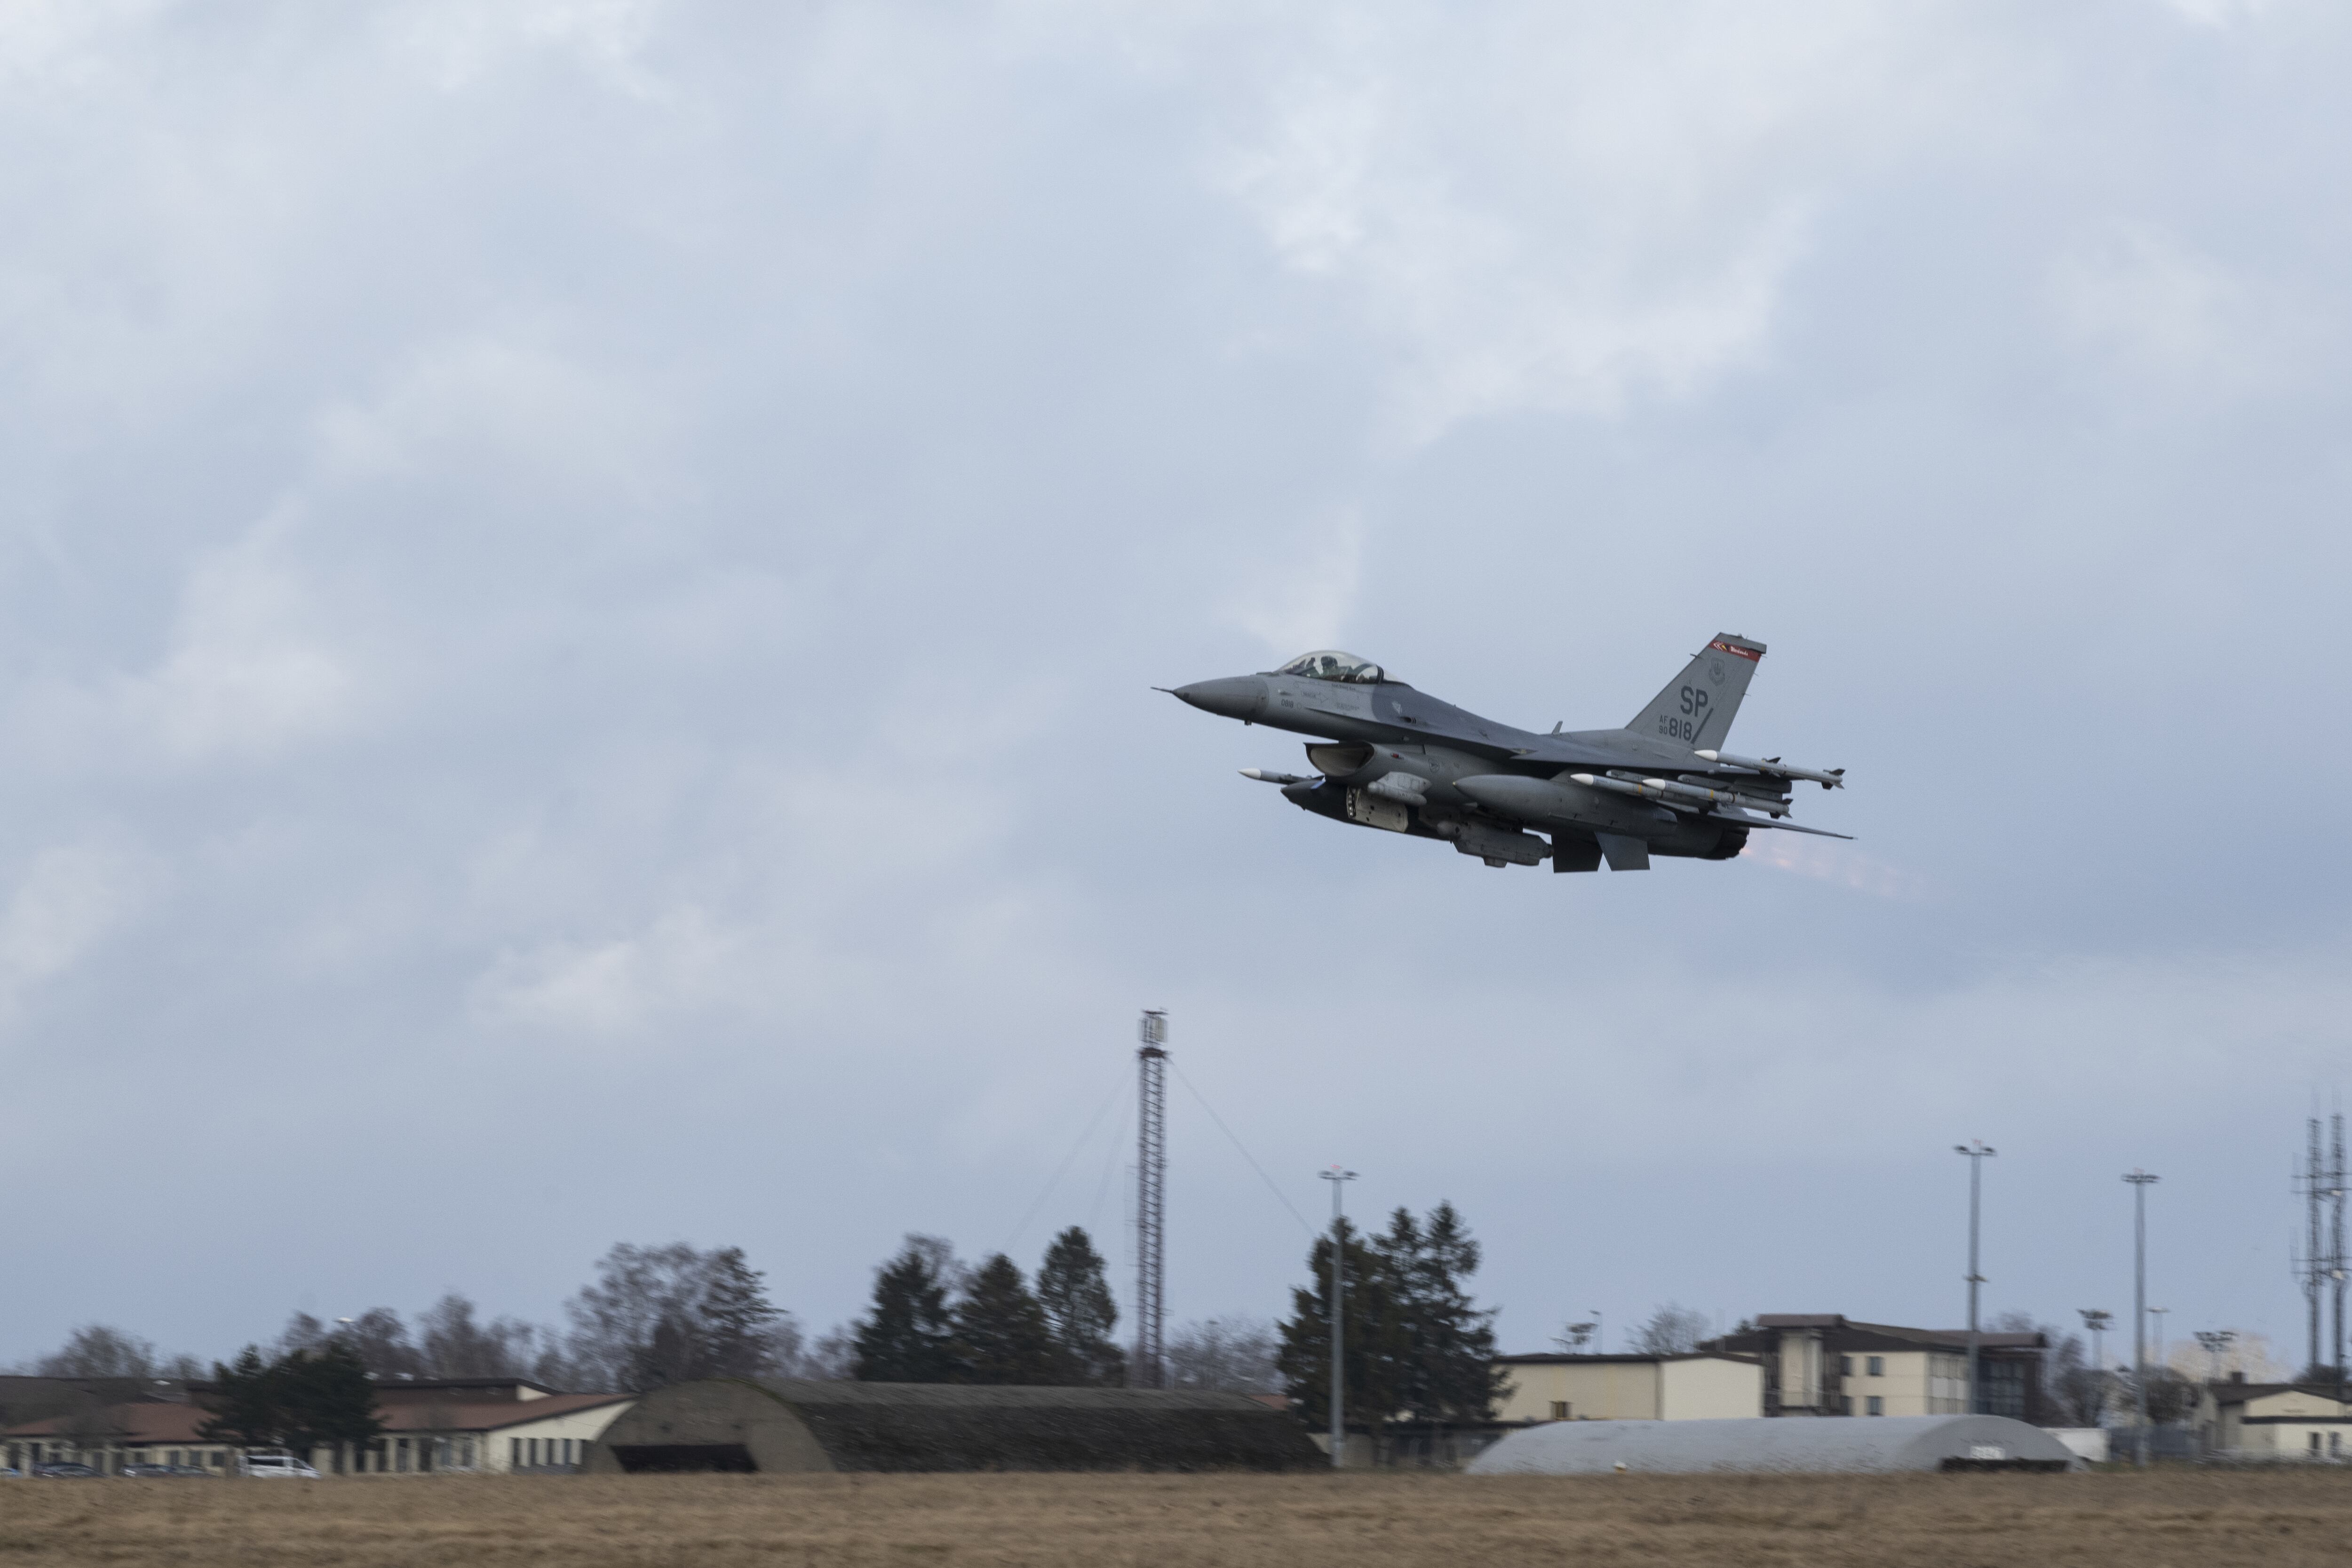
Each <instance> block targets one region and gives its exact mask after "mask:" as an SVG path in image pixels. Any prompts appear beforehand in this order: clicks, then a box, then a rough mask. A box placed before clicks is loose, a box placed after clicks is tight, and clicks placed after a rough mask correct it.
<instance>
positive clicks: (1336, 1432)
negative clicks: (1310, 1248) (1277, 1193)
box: [1322, 1165, 1356, 1470]
mask: <svg viewBox="0 0 2352 1568" xmlns="http://www.w3.org/2000/svg"><path fill="white" fill-rule="evenodd" d="M1322 1176H1323V1179H1324V1180H1325V1181H1327V1182H1328V1183H1330V1184H1331V1468H1333V1469H1335V1470H1336V1469H1339V1468H1342V1467H1343V1466H1345V1465H1346V1464H1347V1462H1348V1415H1347V1392H1348V1384H1347V1372H1346V1368H1347V1364H1348V1357H1347V1327H1346V1317H1347V1308H1348V1286H1347V1280H1346V1279H1345V1278H1344V1277H1343V1276H1342V1275H1341V1274H1340V1272H1339V1262H1340V1258H1341V1255H1342V1254H1343V1253H1345V1252H1346V1251H1347V1237H1345V1235H1344V1234H1343V1233H1342V1231H1341V1226H1342V1223H1343V1222H1342V1221H1341V1219H1340V1217H1339V1215H1340V1207H1339V1196H1340V1194H1342V1193H1344V1192H1346V1191H1347V1184H1349V1182H1352V1181H1354V1180H1355V1179H1356V1173H1355V1172H1353V1171H1348V1170H1342V1169H1341V1168H1340V1167H1339V1166H1337V1165H1334V1166H1332V1167H1331V1168H1330V1169H1329V1170H1328V1171H1325V1172H1323V1173H1322Z"/></svg>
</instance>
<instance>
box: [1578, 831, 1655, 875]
mask: <svg viewBox="0 0 2352 1568" xmlns="http://www.w3.org/2000/svg"><path fill="white" fill-rule="evenodd" d="M1592 837H1595V838H1596V839H1599V840H1600V842H1601V854H1602V855H1603V856H1605V857H1606V858H1608V861H1609V868H1610V869H1611V870H1612V871H1646V870H1648V869H1649V868H1650V847H1649V845H1648V844H1647V843H1646V842H1644V841H1643V840H1642V839H1639V838H1628V837H1625V835H1623V834H1622V833H1596V834H1594V835H1593V836H1592Z"/></svg>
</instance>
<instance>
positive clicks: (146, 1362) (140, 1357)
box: [35, 1323, 158, 1377]
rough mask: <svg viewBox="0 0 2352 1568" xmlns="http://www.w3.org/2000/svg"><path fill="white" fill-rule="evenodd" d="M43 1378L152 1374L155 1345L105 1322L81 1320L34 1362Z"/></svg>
mask: <svg viewBox="0 0 2352 1568" xmlns="http://www.w3.org/2000/svg"><path fill="white" fill-rule="evenodd" d="M35 1364H36V1367H37V1370H38V1372H39V1373H40V1375H41V1376H43V1377H153V1376H156V1375H157V1372H158V1368H157V1364H156V1360H155V1347H154V1346H153V1345H152V1344H151V1343H149V1342H147V1341H145V1340H142V1339H141V1338H140V1337H139V1336H138V1335H136V1334H132V1333H126V1332H124V1331H122V1330H121V1329H116V1328H110V1327H109V1326H107V1325H106V1324H104V1323H84V1324H83V1325H82V1326H81V1327H80V1328H78V1329H76V1330H75V1331H73V1332H72V1333H71V1334H69V1335H68V1336H67V1339H66V1342H65V1345H64V1347H63V1348H62V1349H60V1350H58V1351H55V1352H51V1353H50V1354H48V1355H45V1356H43V1357H42V1358H41V1359H40V1360H39V1361H38V1362H37V1363H35Z"/></svg>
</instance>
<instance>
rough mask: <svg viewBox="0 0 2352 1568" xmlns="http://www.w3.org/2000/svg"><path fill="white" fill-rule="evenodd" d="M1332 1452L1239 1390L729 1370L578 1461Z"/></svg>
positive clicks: (604, 1468)
mask: <svg viewBox="0 0 2352 1568" xmlns="http://www.w3.org/2000/svg"><path fill="white" fill-rule="evenodd" d="M1327 1463H1328V1461H1327V1460H1326V1459H1325V1458H1323V1456H1322V1454H1321V1452H1320V1451H1319V1450H1318V1449H1317V1448H1316V1447H1315V1445H1314V1444H1313V1443H1312V1442H1310V1441H1309V1440H1308V1439H1307V1434H1306V1432H1305V1430H1304V1429H1303V1428H1302V1427H1300V1426H1299V1425H1298V1422H1297V1420H1296V1419H1295V1418H1294V1417H1293V1416H1292V1415H1290V1414H1289V1413H1288V1412H1286V1411H1283V1410H1277V1409H1275V1408H1273V1407H1271V1406H1269V1405H1265V1404H1263V1403H1261V1402H1260V1401H1258V1400H1255V1399H1252V1398H1251V1397H1249V1396H1248V1395H1247V1394H1195V1393H1175V1392H1163V1391H1160V1390H1156V1389H1140V1388H1029V1387H994V1386H971V1387H966V1386H962V1385H957V1384H918V1383H798V1382H795V1383H772V1384H759V1383H751V1382H744V1381H739V1380H720V1381H710V1382H702V1383H680V1384H672V1385H670V1386H669V1387H667V1388H657V1389H654V1390H652V1391H651V1392H649V1393H647V1394H644V1395H643V1396H642V1397H640V1398H639V1399H638V1400H637V1402H636V1404H635V1405H633V1406H632V1407H631V1408H630V1409H629V1410H628V1412H627V1413H626V1414H625V1415H622V1416H620V1417H619V1418H618V1419H617V1420H615V1421H614V1423H613V1424H612V1425H611V1426H608V1427H606V1428H605V1430H604V1436H603V1437H601V1438H600V1439H598V1441H597V1442H596V1444H595V1445H594V1447H591V1448H590V1449H589V1450H588V1454H587V1458H585V1459H584V1460H583V1463H582V1465H581V1468H582V1469H583V1470H584V1471H587V1472H590V1473H592V1474H604V1475H613V1474H616V1473H617V1474H647V1473H656V1472H665V1471H667V1472H675V1471H679V1470H717V1471H734V1472H739V1473H741V1472H761V1473H773V1472H778V1471H783V1472H793V1471H803V1472H805V1471H811V1470H1294V1469H1308V1468H1315V1467H1317V1466H1320V1465H1324V1464H1327Z"/></svg>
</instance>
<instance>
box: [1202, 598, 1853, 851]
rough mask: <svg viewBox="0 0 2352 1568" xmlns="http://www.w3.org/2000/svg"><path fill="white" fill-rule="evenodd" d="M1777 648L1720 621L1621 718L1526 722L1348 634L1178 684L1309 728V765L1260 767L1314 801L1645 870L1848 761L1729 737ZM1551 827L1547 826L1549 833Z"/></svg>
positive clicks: (1390, 824)
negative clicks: (1479, 706)
mask: <svg viewBox="0 0 2352 1568" xmlns="http://www.w3.org/2000/svg"><path fill="white" fill-rule="evenodd" d="M1763 657H1764V645H1763V644H1761V643H1757V642H1750V641H1748V639H1747V638H1746V637H1738V636H1735V635H1733V634H1731V633H1725V634H1724V635H1722V636H1720V637H1717V638H1715V640H1713V641H1712V642H1710V643H1708V644H1707V646H1706V647H1704V648H1702V649H1700V650H1699V653H1698V656H1697V657H1696V658H1694V659H1692V660H1691V662H1690V665H1689V668H1685V670H1684V671H1683V673H1682V674H1681V675H1680V676H1679V677H1677V678H1676V679H1675V680H1673V681H1671V682H1669V683H1668V684H1667V686H1666V688H1665V689H1664V690H1663V691H1661V692H1659V693H1658V695H1657V697H1656V699H1655V700H1653V701H1652V702H1651V703H1650V705H1649V706H1648V707H1647V708H1644V709H1643V710H1642V711H1641V713H1640V714H1638V715H1637V716H1636V717H1635V718H1634V720H1633V723H1631V724H1629V725H1627V726H1626V727H1625V728H1623V729H1622V730H1577V731H1562V730H1561V729H1559V727H1557V726H1555V727H1554V728H1553V730H1552V731H1551V732H1550V733H1549V734H1538V733H1536V732H1534V731H1528V730H1518V729H1514V728H1513V727H1511V726H1510V725H1508V724H1500V723H1496V721H1494V720H1492V719H1482V718H1480V717H1479V716H1478V715H1477V714H1475V713H1473V712H1470V711H1468V710H1466V709H1461V708H1456V707H1454V705H1453V704H1452V703H1450V702H1443V701H1440V700H1438V699H1436V698H1434V697H1431V696H1429V695H1428V694H1427V693H1425V692H1421V691H1416V690H1414V689H1412V687H1410V686H1408V685H1406V684H1405V683H1404V682H1402V681H1401V680H1393V679H1390V678H1389V677H1388V675H1387V673H1386V672H1385V671H1383V670H1382V669H1381V667H1380V666H1378V665H1376V664H1372V663H1370V662H1369V661H1367V660H1364V659H1360V658H1356V657H1355V656H1354V655H1353V654H1346V653H1340V652H1338V651H1337V650H1318V651H1317V652H1314V653H1308V654H1302V655H1300V656H1299V657H1298V658H1294V659H1292V660H1291V661H1290V662H1289V663H1287V664H1286V665H1284V666H1283V667H1282V668H1279V669H1275V670H1269V671H1267V672H1265V673H1264V674H1260V675H1239V676H1230V677H1227V678H1225V679H1219V680H1202V681H1198V682H1195V683H1194V684H1192V685H1191V686H1182V687H1178V688H1176V689H1175V691H1174V695H1175V696H1176V697H1178V698H1180V699H1181V700H1184V701H1186V702H1189V703H1191V704H1192V706H1193V707H1195V708H1198V709H1201V710H1203V711H1204V712H1209V713H1214V714H1218V715H1219V716H1221V717H1223V718H1227V719H1238V720H1240V721H1242V722H1243V723H1244V724H1263V725H1265V726H1267V727H1269V728H1272V729H1277V730H1289V731H1296V732H1297V733H1298V734H1302V735H1307V736H1311V737H1314V739H1312V740H1310V741H1309V742H1308V743H1307V762H1308V763H1309V764H1311V765H1312V766H1313V767H1314V768H1315V769H1316V770H1317V771H1316V773H1315V775H1313V776H1305V775H1300V774H1295V773H1276V772H1273V771H1271V770H1265V769H1259V768H1248V769H1244V776H1245V777H1249V778H1254V779H1259V780H1262V781H1264V782H1265V783H1268V784H1279V785H1280V786H1281V788H1282V793H1283V795H1284V797H1285V798H1286V799H1287V800H1289V801H1291V802H1292V803H1293V804H1295V805H1298V806H1300V807H1301V808H1303V809H1305V810H1307V811H1311V812H1313V813H1315V814H1316V815H1317V816H1328V817H1330V818H1332V819H1333V820H1334V821H1338V822H1346V823H1351V824H1353V825H1355V826H1360V827H1371V828H1378V829H1381V830H1384V831H1387V832H1390V833H1401V834H1406V835H1410V836H1413V837H1423V838H1439V839H1444V840H1445V841H1447V842H1449V843H1451V844H1452V845H1453V846H1454V848H1455V849H1456V850H1458V851H1460V852H1461V853H1463V854H1465V855H1475V856H1476V857H1478V858H1480V859H1482V860H1484V861H1486V864H1487V865H1489V866H1513V865H1517V866H1534V865H1538V864H1540V863H1541V862H1543V861H1545V860H1547V859H1548V860H1549V861H1551V863H1552V869H1553V870H1555V871H1591V870H1594V869H1597V868H1599V866H1600V864H1601V861H1602V860H1603V859H1604V858H1605V859H1606V860H1607V861H1608V862H1609V865H1610V868H1612V870H1619V871H1633V870H1646V869H1647V868H1649V864H1650V857H1651V856H1653V855H1661V856H1669V857H1675V858H1685V859H1697V860H1727V859H1729V858H1732V857H1733V856H1735V855H1737V854H1738V853H1739V851H1740V850H1741V849H1742V848H1743V847H1746V845H1747V843H1748V834H1749V833H1750V832H1751V831H1754V830H1755V829H1758V828H1779V829H1783V830H1786V831H1790V832H1796V833H1810V834H1818V835H1821V836H1822V837H1831V838H1843V837H1846V836H1845V835H1844V834H1836V833H1824V832H1823V830H1822V829H1820V828H1817V827H1800V826H1797V824H1795V823H1793V822H1791V821H1790V820H1789V819H1788V817H1789V810H1790V803H1789V792H1790V787H1791V785H1792V784H1794V783H1795V782H1796V781H1798V780H1811V782H1813V783H1816V784H1820V785H1821V786H1822V788H1823V789H1825V790H1826V789H1834V788H1837V787H1840V786H1841V785H1842V784H1843V783H1844V770H1843V768H1839V769H1831V770H1827V771H1819V770H1814V769H1810V768H1796V767H1789V766H1785V765H1783V764H1782V763H1781V762H1780V759H1779V758H1777V757H1742V756H1737V755H1735V754H1733V753H1731V752H1726V751H1724V750H1723V749H1722V748H1723V740H1724V736H1725V735H1726V733H1727V731H1729V730H1730V728H1731V721H1732V718H1733V717H1734V715H1736V714H1737V713H1738V710H1739V702H1740V699H1741V698H1742V697H1744V696H1745V695H1746V694H1747V691H1748V679H1749V678H1750V677H1751V676H1753V675H1754V674H1755V671H1756V667H1757V665H1758V664H1759V662H1760V661H1761V660H1762V658H1763ZM1538 834H1548V835H1549V838H1550V841H1549V844H1547V843H1546V842H1545V840H1544V838H1542V837H1538Z"/></svg>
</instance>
